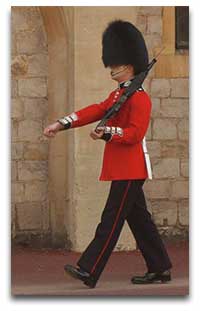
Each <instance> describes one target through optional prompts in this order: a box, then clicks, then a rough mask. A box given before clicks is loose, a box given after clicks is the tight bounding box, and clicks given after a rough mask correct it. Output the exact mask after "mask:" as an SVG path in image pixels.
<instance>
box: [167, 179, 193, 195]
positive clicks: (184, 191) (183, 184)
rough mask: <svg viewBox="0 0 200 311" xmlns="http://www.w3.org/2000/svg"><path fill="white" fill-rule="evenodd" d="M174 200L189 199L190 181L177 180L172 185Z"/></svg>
mask: <svg viewBox="0 0 200 311" xmlns="http://www.w3.org/2000/svg"><path fill="white" fill-rule="evenodd" d="M171 195H172V198H175V199H186V198H188V197H189V183H188V181H182V180H177V181H174V182H173V183H172V194H171Z"/></svg>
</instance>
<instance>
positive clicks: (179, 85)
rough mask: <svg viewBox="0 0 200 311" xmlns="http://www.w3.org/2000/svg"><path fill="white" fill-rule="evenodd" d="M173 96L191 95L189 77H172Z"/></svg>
mask: <svg viewBox="0 0 200 311" xmlns="http://www.w3.org/2000/svg"><path fill="white" fill-rule="evenodd" d="M171 87H172V94H171V96H172V97H179V98H181V97H184V98H185V97H189V86H188V79H180V78H179V79H171Z"/></svg>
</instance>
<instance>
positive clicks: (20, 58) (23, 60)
mask: <svg viewBox="0 0 200 311" xmlns="http://www.w3.org/2000/svg"><path fill="white" fill-rule="evenodd" d="M27 71H28V59H27V56H26V55H17V56H15V57H14V58H13V60H12V63H11V72H12V74H13V75H15V76H16V77H17V76H23V75H25V74H26V73H27Z"/></svg>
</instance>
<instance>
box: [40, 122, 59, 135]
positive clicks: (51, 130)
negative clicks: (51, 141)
mask: <svg viewBox="0 0 200 311" xmlns="http://www.w3.org/2000/svg"><path fill="white" fill-rule="evenodd" d="M62 128H64V126H63V125H62V124H60V123H59V122H55V123H53V124H50V125H48V126H47V127H46V128H45V129H44V132H43V134H44V135H45V136H47V137H50V138H51V137H55V135H56V133H57V132H58V131H60V130H61V129H62Z"/></svg>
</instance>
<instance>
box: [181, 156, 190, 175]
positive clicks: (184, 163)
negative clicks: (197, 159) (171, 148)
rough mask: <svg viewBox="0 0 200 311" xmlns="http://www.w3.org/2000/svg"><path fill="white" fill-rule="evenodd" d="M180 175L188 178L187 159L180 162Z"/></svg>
mask: <svg viewBox="0 0 200 311" xmlns="http://www.w3.org/2000/svg"><path fill="white" fill-rule="evenodd" d="M181 175H182V176H184V177H189V161H188V159H185V160H181Z"/></svg>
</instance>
